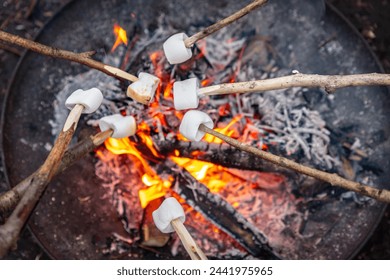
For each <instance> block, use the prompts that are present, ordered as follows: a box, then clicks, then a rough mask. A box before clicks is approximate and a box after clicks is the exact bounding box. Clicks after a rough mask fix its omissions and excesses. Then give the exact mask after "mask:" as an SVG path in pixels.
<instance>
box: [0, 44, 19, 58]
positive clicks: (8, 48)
mask: <svg viewBox="0 0 390 280" xmlns="http://www.w3.org/2000/svg"><path fill="white" fill-rule="evenodd" d="M0 49H3V50H5V51H7V52H10V53H13V54H16V55H17V56H21V55H22V52H21V51H20V50H18V49H17V48H13V47H11V46H8V45H6V44H3V43H0Z"/></svg>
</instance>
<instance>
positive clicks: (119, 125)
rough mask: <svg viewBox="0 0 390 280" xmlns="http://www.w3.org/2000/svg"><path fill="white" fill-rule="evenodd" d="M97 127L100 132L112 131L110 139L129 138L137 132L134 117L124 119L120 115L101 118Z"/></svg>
mask: <svg viewBox="0 0 390 280" xmlns="http://www.w3.org/2000/svg"><path fill="white" fill-rule="evenodd" d="M99 127H100V130H101V131H106V130H109V129H112V130H113V131H114V133H113V134H112V136H111V137H113V138H124V137H129V136H132V135H134V134H135V132H136V131H137V124H136V122H135V119H134V117H132V116H126V117H124V116H122V115H121V114H115V115H111V116H106V117H103V118H101V119H100V120H99Z"/></svg>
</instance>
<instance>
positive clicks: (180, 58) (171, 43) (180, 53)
mask: <svg viewBox="0 0 390 280" xmlns="http://www.w3.org/2000/svg"><path fill="white" fill-rule="evenodd" d="M187 38H188V36H187V35H186V34H184V33H178V34H175V35H172V36H171V37H169V38H168V39H167V40H166V41H165V43H164V44H163V49H164V53H165V56H166V57H167V60H168V62H169V63H170V64H179V63H182V62H184V61H187V60H189V59H190V58H191V57H192V51H191V48H187V47H186V45H185V43H184V40H186V39H187Z"/></svg>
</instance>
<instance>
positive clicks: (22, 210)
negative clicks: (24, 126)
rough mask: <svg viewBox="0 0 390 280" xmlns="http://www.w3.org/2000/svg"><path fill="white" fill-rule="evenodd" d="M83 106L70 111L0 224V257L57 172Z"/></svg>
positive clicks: (11, 244) (11, 243)
mask: <svg viewBox="0 0 390 280" xmlns="http://www.w3.org/2000/svg"><path fill="white" fill-rule="evenodd" d="M83 108H84V107H83V106H82V105H76V106H75V107H73V109H72V110H71V111H70V113H69V116H68V118H67V120H66V122H65V125H64V128H63V130H62V131H61V132H60V134H59V135H58V138H57V140H56V141H55V143H54V146H53V149H52V150H51V151H50V153H49V155H48V157H47V158H46V160H45V162H44V163H43V165H42V166H41V167H40V168H39V169H38V171H37V173H36V174H35V176H34V177H33V179H32V180H31V185H30V186H28V188H27V190H26V192H25V194H24V195H23V197H22V198H21V200H20V202H19V203H18V205H17V206H16V207H15V210H14V211H13V212H12V214H11V216H10V217H9V218H8V220H7V221H6V223H5V224H4V225H2V226H0V258H2V257H4V256H5V255H6V254H7V253H8V251H9V250H10V249H11V248H12V247H14V246H15V244H16V241H17V239H18V236H19V234H20V232H21V230H22V228H23V226H24V225H25V223H26V221H27V219H28V217H29V216H30V214H31V212H32V210H33V209H34V207H35V205H36V204H37V203H38V201H39V199H40V197H41V196H42V194H43V192H44V191H45V189H46V186H47V184H48V183H49V182H50V181H51V179H52V178H53V176H54V175H55V174H56V173H57V170H58V168H59V166H60V163H61V159H62V157H63V155H64V153H65V150H66V148H67V147H68V145H69V143H70V141H71V140H72V137H73V134H74V132H75V128H76V125H77V123H78V121H79V118H80V114H81V112H82V110H83Z"/></svg>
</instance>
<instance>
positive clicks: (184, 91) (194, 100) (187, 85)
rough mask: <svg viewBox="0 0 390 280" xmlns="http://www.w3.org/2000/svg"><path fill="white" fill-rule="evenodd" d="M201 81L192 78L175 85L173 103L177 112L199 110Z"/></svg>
mask: <svg viewBox="0 0 390 280" xmlns="http://www.w3.org/2000/svg"><path fill="white" fill-rule="evenodd" d="M198 90H199V81H198V79H197V78H191V79H187V80H184V81H178V82H174V83H173V103H174V105H175V109H176V110H186V109H193V108H197V107H198V104H199V97H198Z"/></svg>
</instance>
